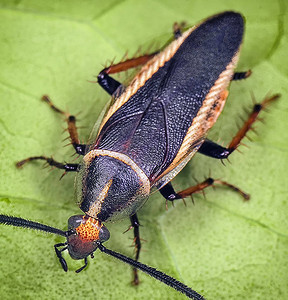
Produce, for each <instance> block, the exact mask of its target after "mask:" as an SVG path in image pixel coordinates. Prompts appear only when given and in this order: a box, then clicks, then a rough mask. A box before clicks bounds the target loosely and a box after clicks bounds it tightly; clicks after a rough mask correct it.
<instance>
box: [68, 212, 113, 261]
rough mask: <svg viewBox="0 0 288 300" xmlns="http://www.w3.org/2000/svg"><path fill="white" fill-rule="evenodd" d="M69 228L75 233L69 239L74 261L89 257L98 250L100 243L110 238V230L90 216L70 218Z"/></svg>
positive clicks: (70, 251)
mask: <svg viewBox="0 0 288 300" xmlns="http://www.w3.org/2000/svg"><path fill="white" fill-rule="evenodd" d="M68 228H69V230H70V231H73V233H72V234H70V235H68V237H67V242H68V251H69V254H70V256H71V257H72V258H73V259H82V258H85V257H87V256H88V255H90V254H91V253H93V252H94V251H95V250H96V249H97V247H98V244H99V243H102V242H105V241H107V240H108V239H109V237H110V233H109V231H108V229H107V228H106V227H105V226H104V225H103V224H102V223H101V222H100V221H99V220H97V219H94V218H91V217H89V216H81V215H77V216H72V217H70V218H69V220H68ZM74 232H75V233H74Z"/></svg>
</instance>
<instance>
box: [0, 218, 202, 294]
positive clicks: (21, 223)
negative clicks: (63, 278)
mask: <svg viewBox="0 0 288 300" xmlns="http://www.w3.org/2000/svg"><path fill="white" fill-rule="evenodd" d="M0 224H5V225H12V226H17V227H23V228H30V229H35V230H40V231H45V232H48V233H53V234H57V235H61V236H64V237H67V233H66V232H65V231H63V230H60V229H58V228H54V227H51V226H48V225H44V224H41V223H38V222H33V221H29V220H25V219H22V218H17V217H12V216H7V215H1V214H0ZM63 245H66V243H65V244H61V246H63ZM55 246H57V245H55ZM98 248H99V249H100V251H102V252H104V253H106V254H108V255H111V256H113V257H115V258H117V259H119V260H121V261H123V262H125V263H127V264H129V265H130V266H132V267H134V268H137V269H139V270H141V271H143V272H144V273H146V274H148V275H150V276H151V277H154V278H155V279H157V280H159V281H162V282H163V283H165V284H166V285H168V286H170V287H172V288H173V289H175V290H177V291H179V292H181V293H183V294H185V295H186V296H187V297H189V298H191V299H195V300H205V299H204V297H203V296H201V295H200V294H198V293H197V292H196V291H194V290H192V289H191V288H189V287H188V286H186V285H185V284H183V283H182V282H180V281H178V280H176V279H174V278H173V277H170V276H168V275H166V274H165V273H162V272H160V271H158V270H156V269H154V268H152V267H149V266H147V265H144V264H142V263H140V262H138V261H136V260H134V259H132V258H129V257H127V256H125V255H122V254H120V253H118V252H115V251H112V250H109V249H107V248H105V247H104V246H103V245H102V244H101V243H99V244H98ZM55 249H56V248H55ZM65 249H66V248H65ZM60 252H61V251H60ZM60 252H59V250H58V251H57V250H56V254H57V256H58V258H59V260H60V263H61V265H62V267H63V263H64V264H65V266H66V262H65V260H64V259H63V258H62V256H61V254H59V253H60ZM59 255H60V256H59ZM86 259H87V258H86ZM63 268H64V267H63ZM64 270H65V271H67V266H66V269H65V268H64Z"/></svg>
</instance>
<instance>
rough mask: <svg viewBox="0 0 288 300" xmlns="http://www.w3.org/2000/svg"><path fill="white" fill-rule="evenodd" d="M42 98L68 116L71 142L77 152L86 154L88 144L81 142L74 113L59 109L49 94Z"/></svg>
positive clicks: (58, 111)
mask: <svg viewBox="0 0 288 300" xmlns="http://www.w3.org/2000/svg"><path fill="white" fill-rule="evenodd" d="M42 100H43V101H44V102H46V103H48V105H49V106H50V107H51V108H52V109H53V110H54V111H55V112H57V113H59V114H61V115H64V116H65V118H66V122H67V125H68V128H67V130H68V132H69V136H70V140H71V144H72V145H73V147H74V149H75V151H76V153H77V154H79V155H84V154H85V149H86V145H85V144H80V141H79V138H78V132H77V127H76V117H75V116H73V115H70V114H69V113H67V112H64V111H63V110H61V109H59V108H58V107H56V106H55V105H54V104H53V102H52V101H51V99H50V98H49V97H48V96H47V95H44V96H43V97H42Z"/></svg>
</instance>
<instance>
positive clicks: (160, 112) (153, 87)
mask: <svg viewBox="0 0 288 300" xmlns="http://www.w3.org/2000/svg"><path fill="white" fill-rule="evenodd" d="M243 31H244V22H243V18H242V16H241V15H240V14H238V13H234V12H224V13H222V14H219V15H216V16H213V17H211V18H209V19H207V20H206V21H204V22H203V23H201V24H199V25H197V26H195V27H193V28H191V29H190V30H188V31H186V32H185V33H183V34H182V35H179V32H177V34H175V37H176V40H175V41H173V42H172V43H171V44H170V45H169V46H168V47H167V48H166V49H164V50H163V51H161V52H159V53H154V54H151V55H144V56H141V57H138V58H135V59H132V60H129V61H127V62H123V63H120V64H117V65H112V66H110V67H109V68H106V69H104V70H103V71H102V72H101V73H100V74H99V76H98V82H99V84H100V85H101V86H102V87H103V88H104V89H105V90H106V91H107V92H108V93H110V94H111V95H112V96H113V102H112V105H111V106H110V108H109V109H108V111H107V113H106V115H105V116H104V119H103V120H102V123H101V124H100V128H99V130H98V132H97V134H96V138H95V139H94V140H93V141H92V142H91V143H89V144H87V145H83V144H80V142H79V139H78V135H77V131H76V126H75V117H73V116H70V115H67V122H68V131H69V133H70V137H71V141H72V144H73V146H74V148H75V150H76V152H77V153H78V154H80V155H83V160H82V162H81V163H80V164H62V163H59V162H56V161H55V160H53V159H51V158H47V157H44V156H35V157H30V158H28V159H26V160H23V161H20V162H19V163H18V166H22V165H23V164H24V163H26V162H27V161H30V160H38V159H41V160H45V161H46V162H47V163H48V164H50V165H51V166H55V167H57V168H60V169H64V170H65V171H67V172H69V171H76V172H78V174H77V179H76V195H77V200H78V202H79V206H80V208H81V210H82V211H83V212H84V215H77V216H72V217H70V218H69V221H68V231H67V232H63V231H61V230H58V229H55V228H52V227H48V226H46V225H42V224H39V223H34V222H31V221H27V220H24V219H21V218H15V217H7V216H5V215H1V216H0V222H1V223H4V224H9V225H14V226H22V227H28V228H34V229H39V230H43V231H47V232H50V233H55V234H58V235H63V236H65V237H66V238H67V242H65V243H61V244H57V245H55V251H56V254H57V256H58V258H59V260H60V262H61V264H62V267H63V269H64V270H65V271H67V264H66V261H65V260H64V258H63V257H62V251H63V250H66V249H68V251H69V254H70V255H71V257H72V258H74V259H84V261H85V264H84V266H83V267H82V268H80V269H79V270H78V271H81V270H82V269H83V268H84V267H85V266H86V265H87V257H88V256H89V255H91V256H93V252H94V251H95V250H96V249H97V248H99V249H100V250H101V251H104V252H106V253H108V254H110V255H113V256H115V257H117V258H118V259H121V260H123V261H125V262H127V263H129V264H131V265H132V266H133V267H134V268H135V270H136V269H141V270H143V271H145V272H147V273H148V274H150V275H151V276H153V277H155V278H157V279H159V280H161V281H163V282H164V283H166V284H167V285H170V286H172V287H173V288H175V289H177V290H180V291H181V292H183V293H185V294H186V295H187V296H188V297H191V298H193V297H194V298H195V299H202V297H201V296H200V295H199V294H197V293H196V292H195V291H193V290H191V289H190V288H188V287H186V286H184V285H183V284H181V283H180V282H178V281H175V280H174V279H172V278H170V277H169V276H167V275H165V274H163V273H161V272H159V271H156V270H155V269H152V268H150V267H148V266H145V265H143V264H140V263H139V262H137V261H134V260H131V259H129V258H127V257H124V256H123V255H121V254H119V253H116V252H113V251H111V250H108V249H106V248H105V247H104V246H103V245H102V243H103V242H105V241H107V240H108V239H109V237H110V234H109V231H108V229H107V228H106V227H105V225H104V222H108V221H117V220H119V219H123V218H127V217H129V218H130V220H131V224H132V227H134V235H135V243H136V245H135V246H136V249H137V253H136V260H138V257H139V253H140V248H141V243H140V237H139V228H138V227H139V221H138V218H137V215H136V213H137V211H138V210H139V209H140V208H141V207H142V206H143V204H144V203H145V201H146V200H147V199H148V197H149V195H150V193H151V192H152V191H153V190H160V192H161V194H162V195H163V196H164V197H165V198H166V199H167V200H175V199H181V198H185V197H187V196H189V195H191V194H192V193H194V192H196V191H199V190H202V189H203V188H205V187H207V186H209V185H212V184H213V183H215V181H213V179H211V178H210V179H208V180H206V181H204V182H203V183H201V184H199V185H197V186H195V187H191V188H188V189H186V190H184V191H181V192H178V193H176V192H175V191H174V189H173V187H172V185H171V183H170V181H171V180H172V179H173V178H174V177H175V176H176V175H177V174H178V173H179V172H180V171H181V170H182V169H183V167H184V166H185V165H186V164H187V163H188V161H189V160H190V159H191V157H192V156H193V155H194V154H195V153H196V152H197V151H199V152H200V153H202V154H205V155H209V156H212V157H214V158H227V157H228V156H229V155H230V154H231V153H232V152H233V151H234V150H235V149H236V148H237V146H238V145H239V143H240V141H241V139H242V138H243V137H244V136H245V134H246V132H247V131H248V130H249V128H250V126H251V124H252V123H253V122H254V121H255V120H256V118H257V115H258V113H259V112H260V110H261V108H262V106H259V105H258V107H256V108H255V109H254V111H253V113H252V114H251V116H250V117H249V119H248V121H247V122H246V123H245V125H244V126H243V128H242V129H241V130H240V131H239V133H238V134H237V135H236V136H235V137H234V138H233V140H232V141H231V143H230V145H229V146H228V147H227V148H223V147H221V146H219V145H217V144H215V143H213V142H211V141H209V140H207V139H206V138H205V137H206V134H207V132H208V130H209V129H210V128H211V127H212V126H213V124H214V123H215V122H216V120H217V118H218V116H219V114H220V113H221V111H222V109H223V106H224V104H225V101H226V99H227V96H228V91H227V88H228V85H229V83H230V81H231V80H233V79H235V80H236V79H242V78H245V77H247V76H248V75H249V73H248V72H246V73H235V72H234V68H235V67H236V64H237V61H238V57H239V49H240V45H241V42H242V37H243ZM141 64H144V66H143V67H142V69H141V70H140V72H139V73H138V74H137V75H136V77H135V78H134V79H133V80H132V82H131V84H130V85H129V86H128V87H126V88H124V87H123V86H122V85H121V84H120V83H119V82H117V81H116V80H115V79H113V78H112V77H110V75H109V74H113V73H116V72H118V71H122V70H125V69H128V68H131V67H135V66H138V65H141ZM274 98H276V97H274ZM274 98H273V99H274ZM271 99H272V98H271ZM271 99H266V100H265V101H264V102H263V104H266V103H267V102H269V101H270V100H271ZM43 100H45V101H46V102H48V104H49V105H50V106H51V107H52V108H53V109H54V110H55V111H56V112H58V113H61V114H65V113H64V112H63V111H61V110H59V109H58V108H56V107H55V106H54V105H53V104H52V102H51V101H50V99H49V98H48V97H47V96H44V97H43ZM259 107H260V109H259ZM65 115H66V114H65ZM92 135H93V136H94V133H93V134H92ZM217 183H220V184H224V185H226V186H229V187H232V188H234V189H236V188H235V187H234V186H232V185H230V184H228V183H226V182H222V181H217ZM238 191H239V192H240V193H241V194H242V195H243V196H244V198H248V195H246V194H245V193H243V192H241V191H240V190H238ZM61 247H62V248H61ZM134 276H135V277H134V282H135V283H137V281H138V277H137V272H136V271H134Z"/></svg>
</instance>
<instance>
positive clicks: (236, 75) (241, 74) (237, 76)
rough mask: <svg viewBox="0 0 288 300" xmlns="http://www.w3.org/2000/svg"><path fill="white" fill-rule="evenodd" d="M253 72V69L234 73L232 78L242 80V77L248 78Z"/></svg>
mask: <svg viewBox="0 0 288 300" xmlns="http://www.w3.org/2000/svg"><path fill="white" fill-rule="evenodd" d="M251 74H252V71H251V70H248V71H246V72H236V73H234V75H233V78H232V80H242V79H246V78H247V77H249V76H250V75H251Z"/></svg>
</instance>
